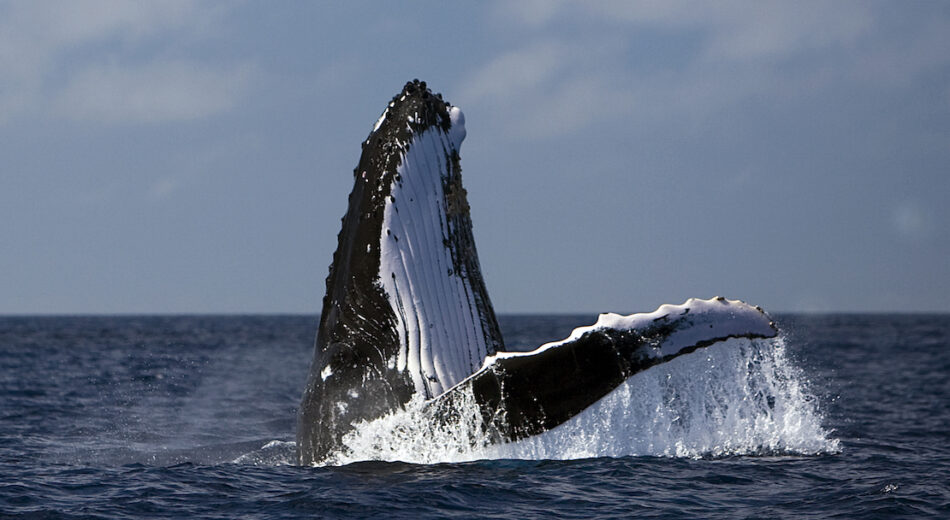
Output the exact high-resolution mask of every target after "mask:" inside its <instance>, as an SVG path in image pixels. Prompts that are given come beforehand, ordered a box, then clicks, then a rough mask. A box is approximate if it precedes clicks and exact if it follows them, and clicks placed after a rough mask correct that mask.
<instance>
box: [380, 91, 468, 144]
mask: <svg viewBox="0 0 950 520" xmlns="http://www.w3.org/2000/svg"><path fill="white" fill-rule="evenodd" d="M433 127H435V128H438V129H440V130H442V131H443V132H444V133H445V134H446V135H447V136H448V137H449V140H450V142H451V143H452V144H453V145H454V148H455V150H456V151H458V149H459V147H460V146H461V144H462V140H464V139H465V116H464V115H463V114H462V111H461V110H460V109H459V108H458V107H456V106H452V104H451V103H449V102H447V101H445V100H444V99H442V94H439V93H433V92H432V90H430V89H429V88H428V86H427V85H426V82H425V81H419V80H418V79H414V80H412V81H409V82H406V84H405V85H404V86H403V88H402V90H401V91H400V92H399V93H397V94H396V95H395V96H393V98H392V100H390V102H389V104H388V105H387V107H386V109H385V110H384V111H383V113H382V114H381V115H380V116H379V119H378V120H377V121H376V124H375V125H373V130H372V131H371V132H370V134H369V136H368V137H367V138H366V140H365V141H363V149H364V150H365V149H366V147H367V146H383V147H385V146H386V145H387V144H388V145H389V146H390V147H393V146H396V147H398V146H400V145H405V144H406V143H407V142H409V140H411V138H412V134H419V133H422V132H424V131H426V130H428V129H431V128H433ZM385 150H386V151H389V150H390V148H388V147H387V148H385Z"/></svg>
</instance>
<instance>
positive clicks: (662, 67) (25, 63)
mask: <svg viewBox="0 0 950 520" xmlns="http://www.w3.org/2000/svg"><path fill="white" fill-rule="evenodd" d="M413 78H419V79H422V80H425V81H427V82H428V84H429V86H430V87H431V88H432V89H433V90H435V91H438V92H441V93H442V94H443V96H444V98H445V99H446V100H448V101H450V102H452V103H453V104H454V105H457V106H459V107H460V108H461V109H462V110H463V111H464V113H465V118H466V128H467V131H468V137H467V138H466V141H465V142H464V143H463V145H462V149H461V157H462V168H463V178H464V182H465V186H466V188H467V190H468V194H469V202H470V204H471V207H472V219H473V222H474V233H475V238H476V241H477V244H478V250H479V256H480V260H481V265H482V270H483V274H484V277H485V280H486V284H487V286H488V290H489V293H490V294H491V297H492V301H493V303H494V306H495V309H496V311H498V312H500V313H569V312H577V313H588V312H607V311H612V312H623V313H629V312H641V311H651V310H653V309H655V308H656V307H657V306H658V305H660V304H662V303H680V302H682V301H684V300H685V299H686V298H689V297H703V298H709V297H712V296H715V295H722V296H726V297H728V298H738V299H742V300H745V301H748V302H750V303H753V304H757V305H761V306H762V307H764V308H765V309H766V310H770V311H774V312H832V311H842V312H881V311H884V312H891V311H900V312H922V311H923V312H926V311H937V312H950V296H948V295H950V226H948V224H950V209H948V206H950V204H948V203H947V200H948V198H950V3H947V2H873V1H859V2H849V1H838V2H767V1H755V2H731V1H725V2H716V3H699V2H687V3H677V2H593V1H592V2H574V3H570V2H559V1H551V0H548V1H540V2H532V1H520V2H506V1H501V2H435V1H433V2H399V3H397V2H340V3H322V2H292V1H287V2H263V1H261V2H242V1H229V2H210V1H209V2H185V1H174V0H172V1H163V2H125V1H77V2H52V1H49V2H47V1H36V2H23V1H0V314H33V313H40V314H103V313H105V314H112V313H123V314H124V313H317V312H319V309H320V306H321V302H322V298H323V293H324V290H325V285H324V283H325V282H324V280H325V277H326V275H327V272H328V271H327V268H328V265H329V263H330V259H331V256H332V253H333V251H334V249H335V247H336V236H337V233H338V231H339V226H340V217H341V216H342V215H343V213H344V211H345V209H346V202H347V195H348V193H349V191H350V189H351V187H352V182H353V181H352V169H353V167H355V165H356V164H357V161H358V159H359V154H360V142H361V141H362V140H363V139H364V138H365V137H366V135H367V134H368V133H369V131H370V130H371V129H372V125H373V123H374V122H375V121H376V119H377V117H378V116H379V114H380V113H381V112H382V110H383V109H384V108H385V106H386V103H387V102H388V101H389V99H390V98H391V97H392V95H393V94H395V93H396V92H398V91H399V90H400V88H401V87H402V85H403V84H404V83H405V82H406V81H407V80H411V79H413Z"/></svg>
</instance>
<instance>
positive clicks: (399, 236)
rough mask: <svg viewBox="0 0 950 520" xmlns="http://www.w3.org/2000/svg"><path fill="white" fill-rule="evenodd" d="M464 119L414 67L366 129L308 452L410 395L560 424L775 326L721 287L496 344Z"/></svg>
mask: <svg viewBox="0 0 950 520" xmlns="http://www.w3.org/2000/svg"><path fill="white" fill-rule="evenodd" d="M464 124H465V118H464V115H463V114H462V112H461V110H459V109H458V108H457V107H454V106H452V105H451V104H449V103H447V102H445V101H444V100H443V99H442V96H441V95H439V94H434V93H432V91H431V90H429V89H428V88H427V86H426V84H425V82H419V81H417V80H415V81H412V82H409V83H407V84H406V85H405V86H404V87H403V89H402V91H401V92H399V93H398V94H396V96H394V97H393V99H392V100H391V101H390V103H389V104H388V105H387V107H386V109H385V110H384V111H383V113H382V115H381V116H380V118H379V120H377V122H376V124H375V125H374V127H373V130H372V131H371V132H370V134H369V137H367V139H366V141H364V142H363V150H362V154H361V156H360V161H359V164H358V166H357V168H356V169H354V171H353V175H354V184H353V190H352V192H351V193H350V197H349V205H348V208H347V211H346V214H345V215H344V217H343V221H342V222H343V225H342V229H341V231H340V234H339V236H338V245H337V249H336V252H335V253H334V255H333V263H332V264H331V265H330V273H329V275H328V276H327V280H326V284H327V289H326V295H325V296H324V299H323V309H322V312H321V315H320V325H319V329H318V331H317V338H316V345H315V352H314V358H313V363H312V365H311V369H310V376H309V379H308V382H307V386H306V388H305V390H304V394H303V399H302V402H301V406H300V412H299V415H298V424H297V447H298V455H299V462H300V463H301V464H317V463H321V462H322V461H324V460H326V459H327V458H328V457H329V456H330V455H331V454H332V453H334V452H335V451H337V450H340V449H342V446H343V444H342V438H343V436H344V435H346V434H347V433H348V432H349V431H351V430H352V429H353V428H354V426H353V425H354V424H357V423H360V422H362V421H369V420H372V419H376V418H379V417H382V416H384V415H386V414H389V413H392V412H393V411H395V410H397V409H400V408H402V407H404V406H405V405H406V404H407V403H408V402H409V401H410V400H411V399H412V398H413V397H414V396H421V397H422V398H424V399H427V400H428V401H429V402H428V404H427V407H428V408H429V409H430V410H431V411H432V412H433V413H432V414H431V416H432V417H433V420H440V421H451V420H453V417H457V416H458V413H457V410H456V408H457V406H458V403H459V399H460V396H462V395H464V396H474V399H475V401H476V403H477V405H478V407H479V411H480V412H481V417H482V420H483V423H484V424H483V426H484V428H485V430H486V431H490V432H491V434H492V435H491V437H492V439H493V440H495V441H497V442H506V441H512V440H517V439H521V438H525V437H528V436H530V435H534V434H537V433H541V432H543V431H546V430H549V429H551V428H554V427H555V426H558V425H559V424H561V423H563V422H564V421H567V420H569V419H570V418H571V417H573V416H575V415H577V414H578V413H580V412H581V411H583V410H584V409H585V408H587V407H588V406H590V405H591V404H593V403H594V402H596V401H597V400H599V399H601V398H602V397H604V396H605V395H607V394H608V393H610V392H611V391H612V390H613V389H615V388H616V387H617V386H619V385H620V384H621V383H623V382H624V381H625V380H627V379H628V378H630V377H631V376H633V375H634V374H636V373H637V372H640V371H642V370H645V369H647V368H649V367H651V366H654V365H656V364H658V363H663V362H665V361H669V360H670V359H673V358H675V357H677V356H680V355H683V354H688V353H690V352H692V351H694V350H696V349H699V348H702V347H706V346H709V345H711V344H713V343H716V342H719V341H723V340H726V339H730V338H740V337H741V338H769V337H773V336H775V335H776V334H777V331H776V328H775V326H774V324H773V323H772V321H771V319H770V318H769V317H768V315H767V314H765V312H763V311H762V310H761V309H759V308H758V307H752V306H750V305H748V304H746V303H743V302H741V301H737V300H726V299H724V298H718V297H717V298H713V299H710V300H697V299H691V300H688V301H686V302H685V303H683V304H682V305H663V306H661V307H660V308H659V309H657V310H656V311H654V312H652V313H648V314H634V315H630V316H620V315H617V314H602V315H601V316H600V318H599V319H598V321H597V323H595V324H594V325H591V326H588V327H581V328H578V329H575V330H574V332H573V333H572V334H571V335H570V337H568V338H566V339H564V340H562V341H558V342H554V343H548V344H545V345H542V346H541V347H539V348H538V349H536V350H535V351H532V352H519V353H516V352H507V351H505V347H504V342H503V340H502V336H501V332H500V329H499V327H498V322H497V319H496V317H495V313H494V310H493V309H492V305H491V300H490V299H489V297H488V292H487V290H486V288H485V283H484V280H483V278H482V274H481V269H480V266H479V263H478V254H477V251H476V249H475V241H474V238H473V235H472V221H471V216H470V208H469V205H468V201H467V196H466V192H465V189H464V188H463V187H462V176H461V166H460V157H459V149H460V148H461V144H462V141H463V140H464V138H465V135H466V132H465V126H464ZM466 398H467V397H466Z"/></svg>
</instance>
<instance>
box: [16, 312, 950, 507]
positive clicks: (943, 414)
mask: <svg viewBox="0 0 950 520" xmlns="http://www.w3.org/2000/svg"><path fill="white" fill-rule="evenodd" d="M593 321H594V317H593V316H531V317H529V316H507V317H502V319H501V325H502V328H503V331H504V332H505V336H506V339H507V340H508V342H509V344H512V345H514V346H516V347H521V348H528V347H534V346H537V345H539V344H541V343H543V342H545V341H548V340H553V339H558V338H561V337H565V336H566V335H567V334H568V333H569V332H570V330H571V329H572V328H573V327H574V326H578V325H586V324H589V323H593ZM777 321H778V323H779V325H780V326H781V327H782V329H783V331H784V333H785V339H784V342H782V345H783V346H782V349H783V350H784V356H785V358H786V360H785V362H787V363H788V364H789V365H791V366H792V367H793V368H794V370H793V371H791V372H789V371H788V370H785V371H783V372H778V373H777V374H778V379H780V380H782V379H784V380H786V381H785V383H787V382H788V381H787V380H789V379H794V380H795V381H793V382H794V383H797V384H800V385H801V386H802V388H804V389H805V390H806V392H805V394H803V395H804V397H801V399H802V400H803V404H802V406H804V409H806V410H810V412H809V413H810V414H811V415H812V418H817V419H818V422H820V426H821V428H820V430H821V431H818V430H815V429H814V428H811V429H809V428H807V427H796V426H795V425H794V424H792V426H786V427H783V428H779V429H778V430H776V431H777V433H774V435H773V436H778V437H779V438H778V439H777V440H778V442H777V443H771V444H768V445H767V446H766V445H764V444H763V445H762V446H761V447H757V446H758V444H762V443H764V442H765V441H762V440H760V439H759V437H756V436H754V435H744V434H743V433H742V432H732V433H729V432H726V433H725V434H724V433H723V432H715V431H708V432H704V431H702V429H703V428H706V429H710V428H712V429H715V428H716V427H715V426H710V425H711V424H713V425H714V424H716V423H714V422H709V421H705V422H704V420H701V418H696V417H693V418H692V423H691V424H692V426H691V427H679V428H678V429H677V428H673V426H674V425H677V424H681V423H682V421H681V418H680V417H679V416H677V417H672V418H671V419H670V422H669V423H668V424H666V423H658V424H660V427H658V429H657V428H655V429H653V430H649V429H648V430H644V431H640V430H637V433H636V435H637V436H639V437H637V436H632V435H628V436H627V437H624V436H623V435H616V436H614V437H609V438H616V439H620V440H621V441H622V442H632V441H631V439H632V440H636V441H637V442H639V443H640V446H641V448H637V449H632V448H631V449H630V450H626V451H625V448H624V446H619V447H616V450H615V451H616V452H617V453H638V455H635V456H630V455H628V456H617V457H597V458H583V459H576V460H513V459H501V460H475V461H471V462H460V463H434V464H409V463H405V462H381V461H375V462H372V461H367V462H358V463H353V464H349V465H345V466H339V467H316V468H311V467H297V466H295V465H293V452H294V447H293V430H294V424H295V410H296V406H297V404H298V400H299V397H300V393H301V390H302V388H303V384H304V381H305V378H306V375H307V370H308V365H309V362H310V357H311V355H312V350H311V349H312V341H313V335H314V330H315V327H316V319H315V318H314V317H308V316H302V317H301V316H221V317H212V316H209V317H204V316H201V317H196V316H185V317H6V318H2V317H0V517H4V518H143V517H150V518H181V517H192V518H238V517H240V518H297V517H360V518H362V517H378V518H406V517H412V518H431V517H435V518H444V517H459V518H469V517H473V516H483V517H484V516H490V517H497V518H519V519H520V518H535V517H556V518H627V517H631V516H636V517H646V518H764V517H778V518H834V517H839V518H921V517H931V518H950V316H948V315H897V316H886V315H871V316H865V315H813V316H778V317H777ZM766 347H768V346H766ZM773 347H774V346H773ZM744 348H745V347H744ZM696 354H697V353H694V354H693V355H691V356H695V355H696ZM753 354H754V353H753ZM753 354H749V356H753ZM701 355H705V354H701ZM724 355H725V354H722V353H719V354H717V353H716V352H712V353H711V354H709V356H710V357H708V358H695V359H694V360H693V361H691V362H688V363H685V364H682V365H681V366H679V367H677V366H674V367H672V368H671V369H670V370H671V373H670V374H666V373H664V372H656V373H654V374H652V375H651V374H647V375H646V376H645V377H646V378H647V379H649V378H650V377H653V378H654V379H656V380H657V381H665V380H667V379H669V376H671V375H672V376H674V377H672V379H670V381H672V383H670V384H672V385H674V386H675V385H676V384H682V383H677V382H676V381H677V379H676V377H680V378H681V380H683V381H689V380H692V379H694V378H693V377H692V376H693V374H690V373H688V372H689V371H697V370H699V369H698V368H697V367H702V366H703V365H704V364H705V363H719V362H721V361H722V360H723V359H725V358H723V357H717V356H724ZM755 355H758V354H755ZM687 357H688V356H687ZM753 357H754V356H753ZM753 357H750V358H749V360H750V361H749V363H748V367H749V368H748V370H749V371H750V373H751V371H755V370H765V368H762V367H764V366H765V365H762V366H760V365H759V364H758V361H756V362H754V363H753V362H752V360H753ZM743 359H744V358H743ZM755 359H758V358H755ZM690 363H692V364H690ZM651 370H653V369H651ZM677 371H679V372H680V373H679V375H678V376H677V373H676V372H677ZM664 374H666V375H665V376H664ZM638 377H639V376H638ZM706 377H707V378H708V377H709V376H706ZM750 377H751V375H750ZM696 378H698V379H702V377H699V375H697V377H696ZM647 379H645V380H647ZM785 383H782V384H785ZM717 384H718V385H719V386H717V387H716V388H719V389H720V390H719V391H721V392H724V394H723V395H727V396H730V395H733V392H732V391H731V390H729V389H728V388H725V387H724V386H723V385H728V384H732V383H731V382H730V381H729V380H724V381H718V383H717ZM648 386H649V385H645V386H644V388H646V387H648ZM675 390H676V389H675V388H673V390H671V389H670V388H667V389H666V390H665V392H666V393H665V394H663V395H665V396H666V397H663V398H662V400H663V402H659V401H658V402H656V403H652V402H650V403H646V405H647V408H648V409H652V408H651V407H655V408H656V409H657V410H658V412H657V413H659V414H661V415H662V414H663V413H668V412H669V410H667V409H662V410H661V408H662V407H663V406H666V405H667V404H669V403H667V401H670V402H672V401H674V400H680V401H682V400H684V399H686V400H689V399H697V398H699V397H702V396H701V395H697V394H696V393H695V391H694V393H693V394H690V393H689V392H680V393H678V394H677V393H676V392H675ZM707 391H708V390H707ZM670 392H672V393H670ZM698 392H699V393H700V394H701V393H702V392H703V390H699V391H698ZM740 393H741V392H740ZM759 393H760V394H761V391H760V392H759ZM634 395H635V396H636V395H640V394H637V393H636V392H634ZM644 395H646V394H644ZM735 395H739V394H738V393H737V394H735ZM796 395H797V394H796ZM670 396H673V397H670ZM674 397H675V399H674ZM720 397H721V396H720ZM766 397H767V399H766ZM766 397H763V398H762V399H763V400H762V402H763V403H767V404H768V406H766V407H763V408H761V410H763V412H762V413H763V414H764V415H765V416H768V417H761V418H758V419H763V420H764V419H770V420H771V419H774V417H772V415H773V414H774V415H775V417H778V416H779V414H778V411H777V410H778V408H780V407H781V406H779V405H775V399H774V396H766ZM798 398H799V397H794V396H793V397H788V396H786V397H784V398H783V397H781V396H779V399H780V400H781V399H785V400H788V399H798ZM644 399H653V398H652V397H644ZM743 399H744V398H743ZM720 400H722V399H720ZM736 400H737V402H734V403H729V402H726V403H720V405H719V406H720V409H719V411H718V412H716V413H722V411H723V410H729V409H735V408H737V407H738V408H741V407H742V403H739V402H738V401H739V400H741V399H739V398H736ZM780 404H781V403H780ZM786 404H788V403H786ZM707 406H708V405H707ZM773 408H774V410H773ZM664 410H665V411H664ZM752 410H756V408H752ZM641 419H643V418H642V417H641ZM758 419H757V420H758ZM664 425H665V426H664ZM796 428H797V429H796ZM661 430H662V431H661ZM768 431H772V430H768ZM601 433H602V432H590V434H592V435H594V434H601ZM615 433H617V432H612V433H611V435H614V434H615ZM574 434H576V432H575V433H574ZM661 434H662V435H661ZM651 435H655V436H657V438H655V439H652V438H646V439H644V438H642V437H643V436H647V437H649V436H651ZM677 435H684V436H688V437H690V438H692V439H706V438H710V439H713V442H714V444H715V443H718V444H716V446H719V447H720V448H717V449H712V448H709V449H707V448H703V447H702V446H704V445H702V444H701V443H700V444H689V442H692V441H689V439H687V440H686V441H689V442H686V441H684V442H680V441H679V440H677V438H676V436H677ZM730 436H731V437H730ZM763 438H767V437H763ZM603 439H604V437H603V435H601V437H600V442H603ZM723 439H725V440H723ZM773 440H775V439H773ZM621 441H618V442H621ZM724 442H725V444H723V443H724ZM769 442H771V441H769ZM664 443H666V444H664ZM749 443H751V445H750V444H749ZM757 443H758V444H757ZM683 445H685V446H686V447H687V448H688V449H687V450H686V452H685V453H686V455H677V453H679V452H677V451H676V450H672V451H671V450H670V449H669V448H670V446H676V447H681V446H683ZM724 445H725V446H727V447H726V449H721V447H722V446H724ZM696 446H700V447H699V448H696ZM776 446H777V447H776ZM642 447H646V448H642ZM816 447H817V448H816ZM760 448H761V449H760ZM697 449H698V450H699V451H698V452H697V451H696V450H697ZM643 450H646V452H645V453H646V454H643V453H644V451H643ZM650 450H653V451H650ZM691 450H692V451H691ZM704 450H706V451H704ZM730 450H731V451H730Z"/></svg>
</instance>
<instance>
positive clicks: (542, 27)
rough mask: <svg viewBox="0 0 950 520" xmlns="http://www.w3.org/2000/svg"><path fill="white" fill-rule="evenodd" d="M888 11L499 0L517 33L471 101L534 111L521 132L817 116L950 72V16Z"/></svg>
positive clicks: (469, 87)
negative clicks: (831, 102)
mask: <svg viewBox="0 0 950 520" xmlns="http://www.w3.org/2000/svg"><path fill="white" fill-rule="evenodd" d="M890 11H891V9H890V7H889V6H888V5H887V4H872V3H867V2H852V1H842V2H834V3H827V2H770V1H768V2H742V1H728V2H716V3H697V2H667V1H645V2H626V1H601V2H544V3H542V4H540V5H536V4H533V3H528V4H524V3H520V2H500V3H498V4H495V9H494V13H493V14H494V16H493V17H492V19H493V20H494V22H495V23H496V24H499V25H500V26H501V27H502V28H504V29H507V30H511V31H513V32H515V33H516V34H518V36H517V37H515V38H513V39H512V40H511V41H512V42H514V43H513V44H511V47H508V48H503V49H502V50H501V52H499V53H498V54H497V55H496V56H494V57H492V58H490V59H489V60H487V61H486V62H485V63H484V64H483V65H482V66H481V67H477V68H475V69H474V71H473V72H472V74H471V75H470V76H469V77H468V78H466V80H465V87H463V93H464V94H465V95H466V96H468V97H469V98H470V99H472V100H475V101H476V102H478V103H486V104H488V102H489V101H490V102H491V103H490V104H492V105H504V106H506V107H508V108H510V109H513V110H514V113H517V114H520V115H522V120H520V121H519V122H518V123H516V124H515V127H513V128H512V129H511V131H512V133H513V134H514V135H517V136H519V137H527V138H546V137H551V136H555V135H559V134H562V133H566V131H567V128H569V127H572V128H571V129H572V130H575V129H577V128H576V127H579V126H585V125H590V124H595V123H600V122H608V121H610V120H615V119H618V118H623V117H631V116H633V117H635V118H636V119H637V120H638V121H640V122H641V123H643V124H647V125H649V124H667V123H668V122H671V121H674V119H671V116H675V117H676V118H679V121H680V123H679V124H681V123H682V122H686V123H687V125H688V124H689V123H690V122H697V121H704V120H706V119H708V118H709V117H714V116H715V115H717V114H722V113H726V112H731V113H738V112H742V110H740V109H741V107H740V104H742V103H747V102H749V101H750V100H752V101H753V102H756V103H760V104H763V105H769V106H774V107H780V106H782V105H785V106H789V107H791V106H808V107H812V106H813V105H812V103H813V101H814V99H816V97H820V96H825V95H826V94H828V93H833V94H834V95H839V96H840V95H843V93H847V92H860V91H864V92H874V91H883V90H887V89H894V88H904V87H906V86H908V85H915V84H917V82H919V81H922V78H924V77H925V76H926V75H928V74H931V73H933V72H934V71H940V70H944V69H945V68H946V67H947V66H948V65H950V54H948V53H945V52H941V51H942V50H943V49H946V48H947V46H948V45H950V21H948V20H947V17H946V16H926V15H921V13H916V14H914V15H913V16H910V15H907V17H906V18H907V19H903V20H902V19H899V16H898V15H904V14H905V13H904V12H903V11H900V12H890ZM907 24H910V25H909V26H910V27H915V29H916V30H908V29H907V26H908V25H907ZM644 42H649V43H648V45H647V46H644ZM824 99H828V98H827V97H825V98H824Z"/></svg>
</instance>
